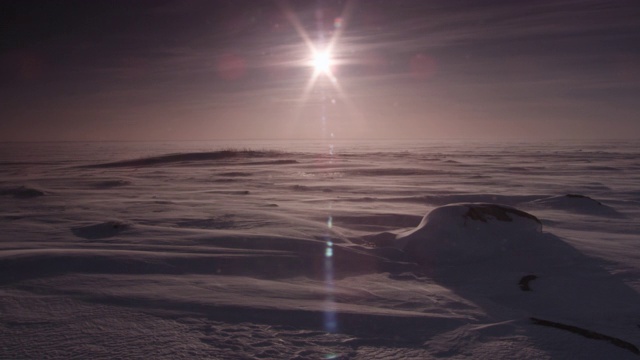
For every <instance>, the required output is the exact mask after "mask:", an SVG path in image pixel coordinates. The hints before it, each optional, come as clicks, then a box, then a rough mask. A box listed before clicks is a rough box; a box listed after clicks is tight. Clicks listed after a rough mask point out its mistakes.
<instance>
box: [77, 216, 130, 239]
mask: <svg viewBox="0 0 640 360" xmlns="http://www.w3.org/2000/svg"><path fill="white" fill-rule="evenodd" d="M130 228H131V224H129V223H126V222H123V221H119V220H112V221H107V222H103V223H99V224H94V225H88V226H78V227H75V228H72V229H71V231H72V232H73V234H74V235H75V236H78V237H81V238H85V239H105V238H110V237H113V236H116V235H118V234H120V233H122V232H123V231H126V230H127V229H130Z"/></svg>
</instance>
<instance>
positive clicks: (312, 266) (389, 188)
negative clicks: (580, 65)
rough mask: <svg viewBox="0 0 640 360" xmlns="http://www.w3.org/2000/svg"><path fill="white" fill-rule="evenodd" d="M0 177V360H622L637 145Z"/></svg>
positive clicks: (347, 149)
mask: <svg viewBox="0 0 640 360" xmlns="http://www.w3.org/2000/svg"><path fill="white" fill-rule="evenodd" d="M0 174H1V177H0V240H1V242H0V286H1V287H0V358H2V359H9V358H33V359H43V358H55V359H68V358H93V359H99V358H104V359H112V358H171V359H179V358H189V359H191V358H215V359H243V358H245V359H254V358H272V359H429V358H451V359H456V358H485V359H513V358H519V359H545V358H548V359H556V358H581V359H587V358H589V359H625V358H629V359H636V358H638V356H639V354H638V350H637V347H640V143H638V142H607V143H605V142H591V143H585V142H581V143H580V142H555V143H469V142H399V143H393V142H360V143H350V142H334V143H331V144H329V143H322V142H318V143H312V142H286V143H285V142H271V143H267V142H245V143H232V142H229V143H221V142H218V143H205V142H179V143H93V144H83V143H37V144H35V143H34V144H12V143H6V144H0ZM423 217H424V218H423Z"/></svg>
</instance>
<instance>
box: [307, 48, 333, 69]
mask: <svg viewBox="0 0 640 360" xmlns="http://www.w3.org/2000/svg"><path fill="white" fill-rule="evenodd" d="M311 63H312V65H313V68H314V69H315V71H316V72H317V73H322V74H325V75H330V74H331V54H329V51H314V53H313V58H312V61H311Z"/></svg>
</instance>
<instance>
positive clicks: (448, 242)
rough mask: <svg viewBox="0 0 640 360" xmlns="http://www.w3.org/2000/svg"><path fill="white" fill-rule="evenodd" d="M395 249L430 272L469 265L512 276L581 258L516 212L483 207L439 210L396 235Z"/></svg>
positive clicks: (473, 205)
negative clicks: (396, 247)
mask: <svg viewBox="0 0 640 360" xmlns="http://www.w3.org/2000/svg"><path fill="white" fill-rule="evenodd" d="M396 246H398V247H400V248H401V249H403V250H404V251H405V253H407V255H408V256H409V257H410V258H411V259H413V260H414V261H416V262H417V263H419V264H421V265H424V266H427V267H429V268H431V269H443V268H446V267H449V266H458V265H464V268H465V269H466V271H473V268H474V266H472V265H473V264H480V263H482V264H488V265H489V266H490V267H492V268H495V269H496V270H498V268H501V269H502V270H507V269H509V270H512V271H525V272H526V271H534V270H540V269H541V267H542V268H543V267H545V266H548V265H552V264H559V263H563V264H566V263H567V262H571V261H573V260H575V259H576V257H580V254H579V253H578V252H577V251H576V250H575V249H574V248H573V247H571V246H569V245H568V244H566V243H565V242H563V241H561V240H559V239H558V238H556V237H554V236H551V235H549V234H544V233H543V232H542V223H541V222H540V220H539V219H538V218H536V217H535V216H533V215H531V214H529V213H526V212H524V211H521V210H518V209H516V208H513V207H510V206H506V205H499V204H487V203H460V204H450V205H445V206H441V207H438V208H436V209H434V210H432V211H431V212H429V213H428V214H427V215H425V216H424V218H423V219H422V222H421V223H420V224H419V225H418V226H417V227H416V228H415V229H413V230H410V231H407V232H404V233H401V234H399V235H398V236H397V237H396Z"/></svg>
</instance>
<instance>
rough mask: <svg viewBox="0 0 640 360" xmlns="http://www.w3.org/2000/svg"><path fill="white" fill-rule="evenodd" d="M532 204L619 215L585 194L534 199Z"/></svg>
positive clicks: (581, 211)
mask: <svg viewBox="0 0 640 360" xmlns="http://www.w3.org/2000/svg"><path fill="white" fill-rule="evenodd" d="M531 204H533V205H537V206H541V207H545V208H551V209H558V210H564V211H569V212H576V213H580V214H587V215H602V216H620V213H618V211H616V210H615V209H614V208H612V207H610V206H607V205H604V204H602V203H601V202H599V201H597V200H594V199H592V198H590V197H588V196H585V195H579V194H567V195H563V196H552V197H548V198H544V199H539V200H534V201H532V202H531Z"/></svg>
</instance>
